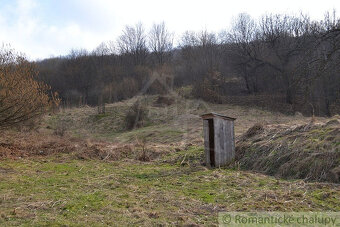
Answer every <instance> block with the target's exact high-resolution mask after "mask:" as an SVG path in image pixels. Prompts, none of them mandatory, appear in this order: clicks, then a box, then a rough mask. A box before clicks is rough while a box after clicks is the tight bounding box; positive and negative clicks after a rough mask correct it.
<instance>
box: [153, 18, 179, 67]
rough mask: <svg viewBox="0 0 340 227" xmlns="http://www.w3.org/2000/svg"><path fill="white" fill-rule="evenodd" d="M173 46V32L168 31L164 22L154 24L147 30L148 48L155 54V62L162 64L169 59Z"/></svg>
mask: <svg viewBox="0 0 340 227" xmlns="http://www.w3.org/2000/svg"><path fill="white" fill-rule="evenodd" d="M172 46H173V34H172V33H170V32H169V31H168V29H167V28H166V26H165V23H164V22H162V23H160V24H154V25H153V26H152V28H151V30H150V32H149V48H150V49H151V51H152V52H153V53H154V54H155V55H156V58H157V63H158V64H160V65H162V64H164V63H165V62H166V61H168V60H169V54H170V51H171V50H172Z"/></svg>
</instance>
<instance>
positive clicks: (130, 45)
mask: <svg viewBox="0 0 340 227" xmlns="http://www.w3.org/2000/svg"><path fill="white" fill-rule="evenodd" d="M117 44H118V50H119V53H120V54H122V55H131V56H132V57H133V60H134V63H135V65H140V64H144V63H145V60H146V57H147V53H148V49H147V45H146V34H145V29H144V27H143V24H141V23H138V24H136V25H135V26H126V27H125V29H124V30H123V34H122V35H121V36H119V38H118V41H117Z"/></svg>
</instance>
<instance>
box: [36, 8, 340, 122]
mask: <svg viewBox="0 0 340 227" xmlns="http://www.w3.org/2000/svg"><path fill="white" fill-rule="evenodd" d="M339 34H340V20H339V18H338V17H337V16H336V15H335V13H330V12H328V13H326V15H325V18H324V19H323V20H321V21H313V20H311V19H310V18H309V17H308V16H307V15H300V16H291V15H272V14H269V15H264V16H263V17H261V18H259V19H254V18H251V17H250V16H249V15H247V14H240V15H239V16H238V17H236V18H235V20H234V22H233V23H232V25H231V29H230V30H227V31H223V32H221V33H220V34H216V33H212V32H209V31H201V32H192V31H187V32H185V33H184V34H183V35H182V37H181V39H180V40H178V43H179V46H178V47H176V48H174V47H173V43H172V41H173V34H172V33H171V32H169V31H168V29H167V28H166V26H165V24H164V23H160V24H155V25H154V26H153V27H152V28H151V29H150V31H146V29H145V28H144V27H143V25H142V24H137V25H135V26H126V28H125V29H124V30H123V31H122V35H121V36H119V37H118V39H117V41H110V42H108V43H103V44H101V45H100V46H99V47H98V48H96V49H95V50H94V51H92V52H89V51H86V50H78V51H74V50H73V51H72V52H71V53H70V54H69V55H68V56H65V57H59V58H53V59H46V60H43V61H40V62H38V65H39V70H40V71H41V74H40V78H41V80H43V81H44V82H46V83H48V84H50V85H51V86H52V88H53V89H54V90H55V91H58V92H59V93H60V95H61V97H62V98H63V104H64V105H65V106H68V107H69V106H82V105H86V104H89V105H102V103H112V102H116V101H121V100H124V99H128V98H131V97H133V96H135V95H136V94H139V93H140V92H142V93H147V94H166V93H168V92H169V90H171V89H176V88H178V89H179V90H182V91H184V90H185V89H181V87H185V88H188V87H190V86H191V87H192V93H191V94H186V96H194V97H196V98H201V99H203V100H206V101H209V102H215V103H233V104H236V105H240V104H241V105H242V104H245V105H247V106H248V105H256V106H261V107H267V108H268V109H270V110H275V111H281V112H284V113H290V114H294V113H295V112H296V111H299V112H301V113H304V114H305V115H312V114H315V115H319V116H331V115H334V114H337V113H339V111H340V104H339V102H340V99H339V98H340V97H339V90H340V89H339V82H338V81H339V72H340V70H339V65H340V64H339V51H340V35H339Z"/></svg>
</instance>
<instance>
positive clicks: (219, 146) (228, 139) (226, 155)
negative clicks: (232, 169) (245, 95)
mask: <svg viewBox="0 0 340 227" xmlns="http://www.w3.org/2000/svg"><path fill="white" fill-rule="evenodd" d="M201 117H202V118H203V133H204V151H205V160H206V165H207V166H208V167H220V166H224V165H226V164H228V163H230V162H231V161H233V160H234V158H235V133H234V121H235V120H236V118H232V117H227V116H224V115H221V114H217V113H207V114H203V115H202V116H201Z"/></svg>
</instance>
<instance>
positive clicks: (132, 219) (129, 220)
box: [0, 147, 340, 226]
mask: <svg viewBox="0 0 340 227" xmlns="http://www.w3.org/2000/svg"><path fill="white" fill-rule="evenodd" d="M202 152H203V150H202V148H197V147H190V148H189V149H187V150H183V151H178V152H173V153H172V154H170V155H167V156H166V157H164V159H161V160H158V161H155V162H149V163H145V162H137V161H133V160H125V161H116V162H103V161H96V160H87V161H84V160H77V159H71V158H69V157H68V156H65V157H63V156H61V157H45V158H35V159H23V160H4V161H1V162H0V166H1V168H0V195H1V197H0V225H1V226H11V225H12V226H14V225H23V226H41V225H52V226H53V225H55V226H59V225H71V226H85V225H89V226H101V225H139V226H140V225H143V226H150V225H156V224H173V225H184V224H202V225H217V213H218V211H245V210H247V211H254V210H259V211H260V210H261V211H263V210H268V211H310V210H313V211H321V210H331V211H340V190H339V187H338V186H332V185H327V184H317V183H309V184H305V183H303V182H301V181H283V180H282V181H278V180H277V179H275V178H273V177H269V176H264V175H260V174H254V173H249V172H242V171H237V170H231V169H212V170H211V169H210V170H209V169H206V168H205V167H203V166H202V165H200V164H199V162H198V161H197V159H199V157H200V156H201V155H202ZM184 156H185V157H186V159H187V161H186V162H185V164H183V163H182V165H180V164H181V160H183V158H184Z"/></svg>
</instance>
